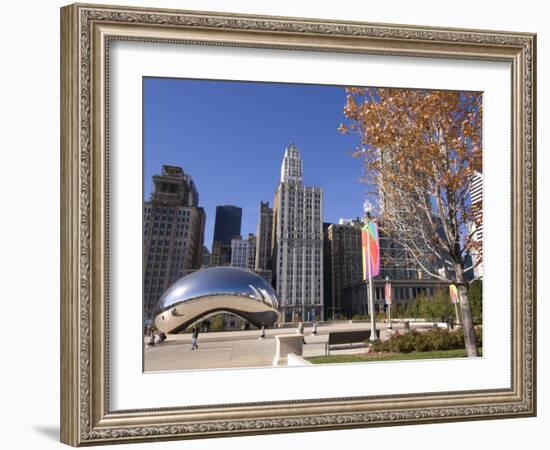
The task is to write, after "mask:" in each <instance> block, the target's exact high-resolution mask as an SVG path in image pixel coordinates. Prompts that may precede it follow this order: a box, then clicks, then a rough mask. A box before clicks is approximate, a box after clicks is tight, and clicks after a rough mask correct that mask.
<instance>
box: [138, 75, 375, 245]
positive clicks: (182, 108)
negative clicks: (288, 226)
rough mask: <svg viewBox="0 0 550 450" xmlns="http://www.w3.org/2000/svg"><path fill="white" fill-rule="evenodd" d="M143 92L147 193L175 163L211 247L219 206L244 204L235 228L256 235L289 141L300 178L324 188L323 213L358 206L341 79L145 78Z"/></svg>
mask: <svg viewBox="0 0 550 450" xmlns="http://www.w3.org/2000/svg"><path fill="white" fill-rule="evenodd" d="M143 98H144V108H143V111H144V117H143V119H144V120H143V136H144V144H143V149H144V186H143V194H144V200H148V199H149V197H150V194H151V190H152V181H151V180H152V176H153V175H155V174H158V173H160V172H161V170H162V165H163V164H169V165H176V166H179V167H181V168H182V169H183V170H184V172H186V173H188V174H190V175H191V177H192V178H193V180H194V182H195V184H196V186H197V190H198V192H199V205H200V206H202V207H203V208H204V209H205V212H206V229H205V239H204V245H205V246H206V247H207V248H209V250H211V245H212V237H213V230H214V222H215V211H216V206H218V205H235V206H238V207H241V208H242V210H243V215H242V224H241V235H242V236H243V237H246V236H247V235H248V233H254V234H256V227H257V223H258V218H259V208H260V202H261V201H264V202H265V201H269V204H270V206H271V207H272V206H273V196H274V193H275V190H276V188H277V185H278V183H279V180H280V168H281V163H282V160H283V156H284V150H285V148H286V147H287V146H288V145H289V144H290V143H291V142H294V143H295V144H296V146H297V147H298V149H299V151H300V154H301V156H302V159H303V161H304V183H305V184H307V185H310V186H318V187H321V188H322V189H323V195H324V204H323V209H324V214H323V221H325V222H337V221H338V219H339V218H340V217H347V218H350V217H351V218H353V217H357V216H359V215H361V214H362V205H363V202H364V199H365V195H366V194H365V192H366V189H365V186H364V185H363V184H361V183H360V182H359V178H360V177H361V175H362V164H361V161H360V160H357V159H354V158H352V156H351V154H350V151H351V150H352V149H353V148H354V146H355V144H356V140H355V139H354V137H352V136H345V135H342V134H341V133H339V132H338V131H337V129H338V126H339V124H340V122H342V121H344V115H343V107H344V105H345V100H346V93H345V90H344V87H341V86H318V85H302V84H287V83H263V82H262V83H259V82H258V83H256V82H237V81H213V80H187V79H164V78H144V80H143ZM213 130H214V131H213ZM220 149H221V150H220ZM197 152H199V153H200V157H197ZM259 152H261V153H259ZM212 180H215V182H212ZM251 187H252V189H251Z"/></svg>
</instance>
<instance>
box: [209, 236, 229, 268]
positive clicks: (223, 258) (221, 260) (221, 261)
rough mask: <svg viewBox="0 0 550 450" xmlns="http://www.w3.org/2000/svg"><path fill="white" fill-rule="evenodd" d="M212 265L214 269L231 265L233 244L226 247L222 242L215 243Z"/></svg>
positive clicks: (211, 258) (211, 257) (211, 256)
mask: <svg viewBox="0 0 550 450" xmlns="http://www.w3.org/2000/svg"><path fill="white" fill-rule="evenodd" d="M210 265H211V266H213V267H217V266H229V265H231V244H229V245H226V244H222V243H221V242H220V241H214V242H213V243H212V254H211V255H210Z"/></svg>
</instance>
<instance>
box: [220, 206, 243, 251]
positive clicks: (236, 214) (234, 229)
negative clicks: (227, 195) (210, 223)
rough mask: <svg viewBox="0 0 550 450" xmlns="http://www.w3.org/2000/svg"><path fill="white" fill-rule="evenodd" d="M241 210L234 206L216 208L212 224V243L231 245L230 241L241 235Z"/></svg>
mask: <svg viewBox="0 0 550 450" xmlns="http://www.w3.org/2000/svg"><path fill="white" fill-rule="evenodd" d="M242 214H243V210H242V209H241V208H239V207H238V206H234V205H220V206H216V222H215V223H214V239H213V240H214V241H218V242H221V244H222V245H229V246H230V245H231V239H233V238H234V237H236V236H240V235H241V218H242Z"/></svg>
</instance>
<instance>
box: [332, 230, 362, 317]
mask: <svg viewBox="0 0 550 450" xmlns="http://www.w3.org/2000/svg"><path fill="white" fill-rule="evenodd" d="M326 239H327V241H328V242H326V247H325V248H327V247H328V250H329V251H330V259H331V261H330V277H331V287H332V292H331V300H332V305H331V317H332V319H337V318H339V317H346V318H349V317H351V316H352V315H353V314H352V306H353V305H352V304H351V301H349V298H347V297H346V296H345V295H344V288H346V287H348V286H351V285H354V284H357V283H360V282H361V281H362V279H363V265H362V258H361V255H362V247H361V221H359V220H349V221H342V220H340V223H339V224H332V225H330V226H329V227H328V230H327V233H326ZM325 270H327V268H325Z"/></svg>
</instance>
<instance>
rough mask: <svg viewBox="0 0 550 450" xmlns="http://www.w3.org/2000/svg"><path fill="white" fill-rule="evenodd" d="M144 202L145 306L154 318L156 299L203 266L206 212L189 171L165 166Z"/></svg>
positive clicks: (148, 315) (148, 313)
mask: <svg viewBox="0 0 550 450" xmlns="http://www.w3.org/2000/svg"><path fill="white" fill-rule="evenodd" d="M153 183H154V190H153V193H152V195H151V199H150V201H147V202H144V205H143V217H144V230H143V231H144V236H143V307H144V313H145V318H147V319H150V318H152V315H153V312H154V309H155V306H156V304H157V301H158V300H159V298H160V297H161V296H162V294H163V293H164V291H165V290H166V289H167V288H168V287H169V286H170V285H171V284H172V283H174V282H175V281H176V280H178V279H179V278H181V277H182V276H184V275H186V274H187V271H189V270H196V269H198V268H200V266H201V258H202V244H203V241H204V225H205V221H206V215H205V213H204V210H203V209H202V208H201V207H199V206H198V200H199V195H198V192H197V189H196V187H195V184H194V182H193V180H192V178H191V176H190V175H189V174H186V173H184V171H183V170H182V169H181V167H175V166H167V165H165V166H163V167H162V174H161V175H155V176H154V177H153Z"/></svg>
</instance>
